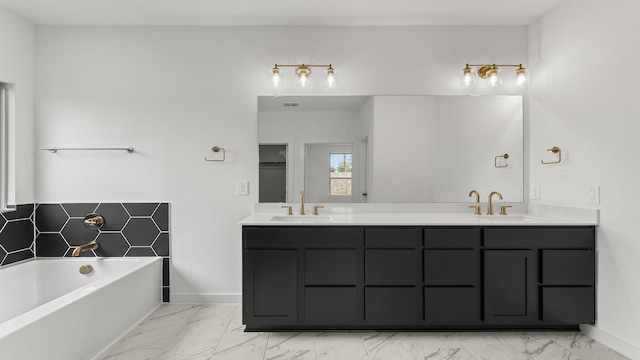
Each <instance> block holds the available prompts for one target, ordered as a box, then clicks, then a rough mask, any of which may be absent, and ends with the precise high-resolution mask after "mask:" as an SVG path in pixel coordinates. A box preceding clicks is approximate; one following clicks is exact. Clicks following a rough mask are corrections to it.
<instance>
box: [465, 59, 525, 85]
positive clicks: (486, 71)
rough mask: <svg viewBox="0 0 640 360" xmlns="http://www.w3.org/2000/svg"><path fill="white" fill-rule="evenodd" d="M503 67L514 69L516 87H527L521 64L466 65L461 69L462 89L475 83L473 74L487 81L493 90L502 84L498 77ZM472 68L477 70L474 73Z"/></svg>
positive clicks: (500, 78)
mask: <svg viewBox="0 0 640 360" xmlns="http://www.w3.org/2000/svg"><path fill="white" fill-rule="evenodd" d="M503 67H515V68H516V73H515V75H516V85H517V86H519V87H523V86H526V85H527V80H528V76H527V69H525V68H524V67H522V64H467V66H465V68H464V69H462V79H461V82H460V84H461V85H462V86H463V87H470V86H472V85H474V84H475V83H476V77H475V74H476V73H477V74H478V77H479V78H481V79H484V80H487V81H488V85H489V87H491V88H495V87H497V86H499V85H500V84H502V77H501V76H500V68H503ZM473 68H477V70H476V71H474V69H473Z"/></svg>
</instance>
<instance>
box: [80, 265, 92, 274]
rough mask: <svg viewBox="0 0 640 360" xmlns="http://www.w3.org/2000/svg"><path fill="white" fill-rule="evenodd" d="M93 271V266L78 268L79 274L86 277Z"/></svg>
mask: <svg viewBox="0 0 640 360" xmlns="http://www.w3.org/2000/svg"><path fill="white" fill-rule="evenodd" d="M92 271H93V266H91V265H82V266H80V274H82V275H87V274H89V273H91V272H92Z"/></svg>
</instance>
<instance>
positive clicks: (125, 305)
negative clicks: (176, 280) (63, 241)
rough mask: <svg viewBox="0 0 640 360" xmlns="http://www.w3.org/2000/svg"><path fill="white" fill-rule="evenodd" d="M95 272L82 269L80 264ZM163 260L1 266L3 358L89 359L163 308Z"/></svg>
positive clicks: (55, 261) (52, 261)
mask: <svg viewBox="0 0 640 360" xmlns="http://www.w3.org/2000/svg"><path fill="white" fill-rule="evenodd" d="M84 264H89V265H91V266H93V268H94V270H93V272H92V273H90V274H88V275H82V274H80V272H79V268H80V266H81V265H84ZM161 270H162V259H161V258H93V259H92V258H64V259H60V258H57V259H37V260H31V261H26V262H24V263H19V264H16V265H9V266H5V267H2V268H1V269H0V359H2V360H14V359H15V360H31V359H33V360H42V359H49V360H58V359H59V360H63V359H64V360H73V359H78V360H89V359H92V358H94V357H95V356H96V355H98V354H99V353H100V352H101V351H102V350H103V349H104V348H105V347H107V346H109V345H110V344H111V343H112V342H113V341H114V340H116V339H118V338H119V337H120V336H122V335H123V334H124V333H125V332H126V331H127V330H129V329H130V328H131V327H132V326H134V325H135V324H136V323H138V322H139V321H140V320H141V319H143V318H144V317H146V316H147V315H148V314H149V313H150V312H151V311H153V310H154V309H155V308H157V307H158V306H159V305H160V301H161V300H160V299H161V286H160V284H161V277H160V276H161V275H160V274H161Z"/></svg>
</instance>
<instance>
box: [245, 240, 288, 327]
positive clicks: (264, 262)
mask: <svg viewBox="0 0 640 360" xmlns="http://www.w3.org/2000/svg"><path fill="white" fill-rule="evenodd" d="M297 258H298V252H297V251H296V250H247V251H245V258H244V261H245V262H244V272H243V274H242V276H243V289H242V290H243V296H242V301H243V306H242V309H243V314H242V316H243V320H244V321H245V323H246V324H247V325H248V326H260V325H280V324H283V325H284V324H295V323H296V321H297V310H298V307H297V299H298V297H297V266H298V264H297Z"/></svg>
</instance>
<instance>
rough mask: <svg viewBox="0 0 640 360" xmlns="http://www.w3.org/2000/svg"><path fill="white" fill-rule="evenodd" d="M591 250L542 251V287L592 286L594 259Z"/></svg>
mask: <svg viewBox="0 0 640 360" xmlns="http://www.w3.org/2000/svg"><path fill="white" fill-rule="evenodd" d="M594 256H595V255H594V251H593V250H543V251H542V283H543V284H544V285H593V284H594V283H595V257H594Z"/></svg>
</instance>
